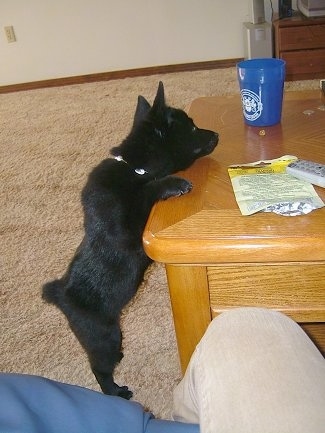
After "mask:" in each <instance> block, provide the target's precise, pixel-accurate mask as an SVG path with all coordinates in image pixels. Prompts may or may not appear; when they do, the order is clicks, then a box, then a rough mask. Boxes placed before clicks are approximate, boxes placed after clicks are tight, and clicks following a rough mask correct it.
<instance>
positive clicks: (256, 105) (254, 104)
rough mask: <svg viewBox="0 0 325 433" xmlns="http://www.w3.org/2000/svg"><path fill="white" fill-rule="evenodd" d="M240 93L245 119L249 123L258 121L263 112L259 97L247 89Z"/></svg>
mask: <svg viewBox="0 0 325 433" xmlns="http://www.w3.org/2000/svg"><path fill="white" fill-rule="evenodd" d="M240 93H241V102H242V104H243V113H244V116H245V119H247V120H249V121H254V120H256V119H258V118H259V117H260V115H261V114H262V111H263V104H262V102H261V98H260V97H259V95H257V94H256V93H254V92H252V91H251V90H247V89H243V90H242V91H241V92H240Z"/></svg>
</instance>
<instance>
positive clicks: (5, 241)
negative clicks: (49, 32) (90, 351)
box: [0, 68, 319, 418]
mask: <svg viewBox="0 0 325 433" xmlns="http://www.w3.org/2000/svg"><path fill="white" fill-rule="evenodd" d="M160 79H162V80H163V82H164V84H165V91H166V95H167V100H168V102H169V103H170V104H171V105H176V106H178V107H180V108H185V107H188V105H189V103H190V102H191V101H192V100H193V99H194V98H196V97H198V96H203V95H220V94H226V93H227V94H231V93H235V92H237V91H238V86H237V82H236V74H235V69H234V68H230V69H219V70H213V71H199V72H193V73H189V72H185V73H175V74H166V75H160V76H150V77H143V78H132V79H124V80H116V81H110V82H101V83H92V84H82V85H75V86H68V87H60V88H50V89H40V90H32V91H27V92H19V93H12V94H4V95H0V125H1V126H0V164H1V170H0V176H1V182H0V209H1V213H0V248H1V255H0V270H1V271H0V272H1V273H0V279H1V285H0V293H1V297H0V303H1V310H0V311H1V316H0V341H1V353H0V369H1V370H2V371H6V372H23V373H31V374H38V375H43V376H46V377H49V378H53V379H56V380H60V381H64V382H68V383H72V384H78V385H81V386H85V387H89V388H92V389H98V386H97V383H96V381H95V379H94V377H93V375H92V373H91V371H90V369H89V367H88V362H87V359H86V356H85V355H84V353H83V351H82V349H81V348H80V346H79V344H78V342H77V341H76V339H75V337H74V336H73V334H72V333H71V332H70V330H69V329H68V327H67V324H66V321H65V319H64V317H63V315H62V314H61V313H60V312H59V311H57V310H56V309H55V307H52V306H50V305H46V304H44V303H43V302H42V300H41V297H40V289H41V286H42V284H43V283H44V282H45V281H48V280H50V279H52V278H55V277H59V276H61V275H62V273H63V272H64V270H65V268H66V266H67V264H68V262H69V260H70V258H71V256H72V254H73V252H74V250H75V248H76V247H77V245H78V244H79V241H80V240H81V238H82V214H81V209H80V203H79V193H80V190H81V188H82V186H83V184H84V182H85V180H86V177H87V174H88V172H89V171H90V169H91V168H92V167H93V166H94V165H95V164H97V163H98V162H99V161H100V160H101V159H102V158H105V157H106V156H107V154H108V151H109V149H110V147H111V146H114V145H116V144H118V143H119V142H120V140H121V139H122V138H124V136H125V135H126V134H127V133H128V131H129V128H130V126H131V122H132V116H133V111H134V108H135V104H136V98H137V95H138V94H143V95H144V96H146V97H148V98H149V100H150V101H151V100H152V97H153V96H154V94H155V92H156V87H157V83H158V81H159V80H160ZM318 85H319V84H318V80H314V81H303V82H296V83H287V84H286V87H287V89H288V90H290V89H296V88H301V89H303V88H306V89H309V88H318ZM122 325H123V329H124V353H125V357H124V359H123V360H122V362H121V364H120V365H119V367H118V369H117V372H116V380H117V382H118V383H120V384H127V385H128V386H130V388H131V389H132V390H133V391H134V399H135V400H138V401H140V402H141V403H142V404H143V405H144V406H145V407H146V408H148V409H150V410H152V411H153V412H154V413H155V414H156V416H157V417H167V418H169V417H170V413H171V402H172V389H173V388H174V386H175V384H176V383H177V382H178V381H179V379H180V369H179V364H178V356H177V349H176V343H175V335H174V329H173V323H172V317H171V310H170V304H169V298H168V290H167V284H166V278H165V274H164V270H163V268H162V266H161V265H158V264H155V265H153V266H152V267H151V268H150V270H149V271H148V272H147V275H146V278H145V281H144V283H143V285H142V286H141V288H140V290H139V292H138V294H137V296H136V297H135V299H134V300H133V301H132V302H131V304H130V305H129V306H128V307H127V308H126V310H125V313H124V315H123V324H122Z"/></svg>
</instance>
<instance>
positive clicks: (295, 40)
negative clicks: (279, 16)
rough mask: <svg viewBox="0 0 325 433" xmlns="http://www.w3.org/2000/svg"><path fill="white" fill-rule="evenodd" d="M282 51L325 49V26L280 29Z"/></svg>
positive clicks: (279, 36)
mask: <svg viewBox="0 0 325 433" xmlns="http://www.w3.org/2000/svg"><path fill="white" fill-rule="evenodd" d="M278 38H279V45H280V50H281V51H290V50H304V49H314V48H325V24H322V25H311V26H297V27H284V28H280V29H279V35H278Z"/></svg>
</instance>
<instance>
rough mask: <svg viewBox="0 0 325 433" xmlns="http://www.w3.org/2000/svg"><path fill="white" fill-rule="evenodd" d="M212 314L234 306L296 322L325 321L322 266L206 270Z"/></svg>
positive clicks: (302, 265) (324, 283) (323, 272)
mask: <svg viewBox="0 0 325 433" xmlns="http://www.w3.org/2000/svg"><path fill="white" fill-rule="evenodd" d="M207 274H208V283H209V292H210V305H211V311H212V315H213V316H215V315H217V314H219V313H221V312H222V311H224V310H228V309H230V308H235V307H244V306H252V307H265V308H274V309H277V310H279V311H282V312H284V313H285V314H287V315H289V316H291V317H292V318H293V319H294V320H296V321H298V322H324V321H325V290H324V289H325V263H323V264H319V265H318V264H308V265H304V264H295V265H291V264H289V265H265V266H260V265H259V266H258V265H243V266H229V267H218V266H212V267H208V268H207Z"/></svg>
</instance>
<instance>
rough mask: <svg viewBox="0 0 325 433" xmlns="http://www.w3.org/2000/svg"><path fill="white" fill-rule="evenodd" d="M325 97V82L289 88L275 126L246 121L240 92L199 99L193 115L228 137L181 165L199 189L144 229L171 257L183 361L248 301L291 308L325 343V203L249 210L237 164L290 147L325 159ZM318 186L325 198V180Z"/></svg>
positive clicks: (161, 256) (149, 242) (154, 252)
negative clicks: (240, 192) (306, 210)
mask: <svg viewBox="0 0 325 433" xmlns="http://www.w3.org/2000/svg"><path fill="white" fill-rule="evenodd" d="M321 103H322V101H321V96H320V92H318V91H305V92H287V93H286V94H285V97H284V106H283V116H282V122H281V124H279V125H276V126H273V127H267V128H256V127H248V126H246V125H245V124H244V122H243V119H242V112H241V106H240V98H239V96H238V95H235V96H223V97H205V98H199V99H196V100H195V101H194V102H193V103H192V105H191V107H190V110H189V114H190V116H191V117H192V118H193V119H194V121H195V123H196V124H197V125H198V126H200V127H202V128H208V129H212V130H215V131H217V132H219V134H220V140H219V145H218V146H217V147H216V149H215V151H214V153H213V154H212V155H210V156H208V157H205V158H202V159H201V160H198V161H197V162H196V163H195V164H194V165H193V166H192V167H191V168H190V169H189V170H186V171H185V172H182V173H181V175H182V176H184V177H186V178H187V179H190V180H191V181H192V182H193V184H194V188H193V190H192V191H191V192H190V193H189V194H187V195H184V196H182V197H179V198H173V199H169V200H167V201H165V202H160V203H158V204H157V205H156V206H155V207H154V209H153V210H152V212H151V215H150V218H149V220H148V223H147V226H146V229H145V232H144V236H143V241H144V247H145V250H146V252H147V254H148V255H149V256H150V257H151V258H152V259H154V260H156V261H158V262H162V263H164V264H165V267H166V272H167V278H168V285H169V291H170V298H171V303H172V310H173V317H174V323H175V330H176V337H177V343H178V349H179V356H180V361H181V367H182V370H183V371H185V369H186V366H187V364H188V361H189V359H190V356H191V354H192V352H193V350H194V348H195V346H196V344H197V343H198V341H199V340H200V338H201V337H202V335H203V333H204V331H205V329H206V327H207V326H208V324H209V322H210V321H211V320H212V318H213V317H215V316H217V315H218V314H220V313H221V312H223V311H225V310H228V309H230V308H234V307H240V306H262V307H267V308H274V309H276V310H279V311H282V312H284V313H285V314H287V315H288V316H290V317H292V318H293V319H294V320H295V321H297V322H298V323H300V324H301V325H302V327H303V328H304V329H305V330H306V332H307V333H308V334H309V335H310V336H311V337H312V339H313V340H314V341H315V342H316V344H317V345H318V346H319V347H320V349H321V350H324V349H325V323H322V322H325V208H322V209H318V210H315V211H313V212H311V213H310V214H308V215H304V216H296V217H285V216H280V215H276V214H274V213H259V214H255V215H251V216H242V215H241V213H240V211H239V209H238V207H237V203H236V201H235V197H234V193H233V190H232V186H231V183H230V180H229V177H228V172H227V167H228V166H229V165H231V164H237V163H248V162H253V161H257V160H262V159H273V158H278V157H280V156H282V155H286V154H291V155H296V156H298V157H299V158H304V159H310V160H315V161H318V162H321V163H325V111H321V110H319V109H318V108H317V107H319V106H320V105H321ZM306 110H307V111H306ZM310 110H311V111H312V112H311V111H310ZM304 112H305V113H311V114H305V113H304ZM315 189H316V190H317V192H318V193H319V195H320V196H321V198H322V199H323V201H325V189H324V188H319V187H316V188H315Z"/></svg>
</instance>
